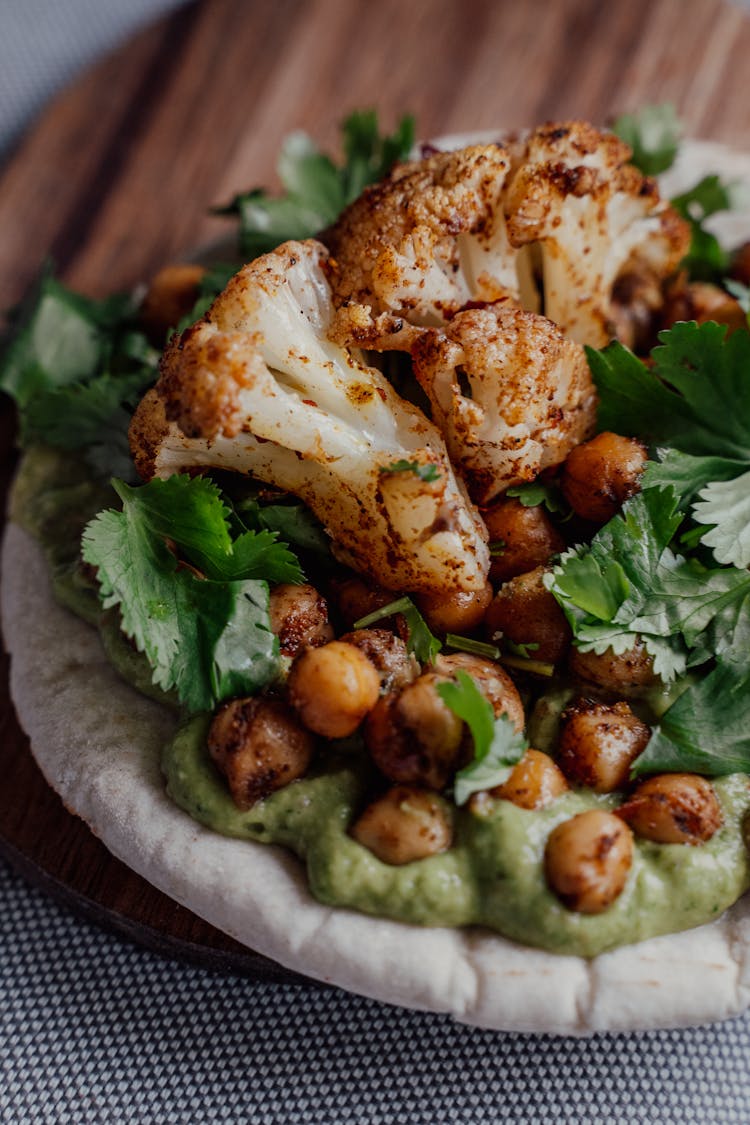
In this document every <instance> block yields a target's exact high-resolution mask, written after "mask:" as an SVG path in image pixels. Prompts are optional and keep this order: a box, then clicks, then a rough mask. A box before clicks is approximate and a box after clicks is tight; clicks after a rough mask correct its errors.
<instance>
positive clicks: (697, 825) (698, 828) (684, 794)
mask: <svg viewBox="0 0 750 1125" xmlns="http://www.w3.org/2000/svg"><path fill="white" fill-rule="evenodd" d="M617 815H618V816H619V817H621V818H622V819H623V820H624V821H627V823H628V824H629V825H630V827H631V828H632V829H633V831H634V832H635V833H636V835H638V836H642V837H643V838H644V839H646V840H654V841H656V843H658V844H702V843H703V842H704V841H705V840H710V839H711V837H712V836H713V834H714V832H716V831H717V830H718V829H719V828H721V825H722V822H723V817H722V814H721V805H720V804H719V800H718V797H717V796H716V791H715V789H714V787H713V785H711V783H710V781H706V779H705V777H700V776H699V775H698V774H695V773H664V774H660V775H659V776H658V777H650V778H649V779H648V781H644V782H643V783H642V784H641V785H639V786H638V788H637V789H636V790H635V792H634V793H633V795H632V797H631V798H630V800H629V801H627V802H626V803H625V804H624V805H621V806H620V808H619V809H618V810H617Z"/></svg>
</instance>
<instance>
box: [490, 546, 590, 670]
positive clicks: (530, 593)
mask: <svg viewBox="0 0 750 1125" xmlns="http://www.w3.org/2000/svg"><path fill="white" fill-rule="evenodd" d="M544 575H545V569H544V567H543V566H538V567H537V568H536V569H535V570H530V571H529V572H528V574H519V575H518V576H517V577H516V578H511V580H510V581H509V582H506V583H505V585H503V586H501V587H500V589H499V590H498V592H497V594H496V595H495V598H494V600H493V601H492V602H491V604H490V607H489V609H488V610H487V613H486V614H485V617H484V628H485V631H486V633H487V635H488V637H489V638H490V640H492V641H496V640H499V639H500V637H507V639H508V640H509V641H512V643H513V644H516V645H530V646H531V649H530V654H531V655H532V656H533V658H534V660H543V661H548V662H549V663H550V664H557V662H558V661H559V660H561V659H562V657H563V656H564V655H565V653H566V652H567V650H568V647H569V645H570V639H571V636H572V634H571V630H570V626H569V625H568V622H567V621H566V620H565V614H564V613H563V611H562V610H561V609H560V606H559V605H558V604H557V602H556V601H555V599H554V597H553V595H552V594H551V593H550V592H549V590H547V589H546V588H545V586H544V582H543V579H544Z"/></svg>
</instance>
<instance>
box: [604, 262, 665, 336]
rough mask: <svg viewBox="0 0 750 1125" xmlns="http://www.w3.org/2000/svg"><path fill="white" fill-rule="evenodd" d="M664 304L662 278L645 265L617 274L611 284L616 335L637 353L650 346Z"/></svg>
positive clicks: (612, 312) (612, 313) (612, 311)
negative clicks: (658, 314)
mask: <svg viewBox="0 0 750 1125" xmlns="http://www.w3.org/2000/svg"><path fill="white" fill-rule="evenodd" d="M663 304H664V295H663V293H662V285H661V279H660V278H659V276H658V275H657V274H655V273H652V272H650V271H649V270H648V269H647V268H646V269H640V270H631V271H629V272H628V273H623V274H620V276H619V277H618V278H617V280H616V281H615V284H614V286H613V288H612V310H611V315H612V320H613V322H614V329H615V336H616V338H617V339H618V340H620V341H621V342H622V343H623V344H625V345H626V346H627V347H629V348H630V349H631V350H632V351H634V352H636V353H637V354H638V355H642V354H643V353H644V352H649V351H650V350H651V347H652V344H653V343H654V341H655V330H656V328H657V327H658V325H657V323H656V321H657V313H659V312H660V311H661V309H662V306H663Z"/></svg>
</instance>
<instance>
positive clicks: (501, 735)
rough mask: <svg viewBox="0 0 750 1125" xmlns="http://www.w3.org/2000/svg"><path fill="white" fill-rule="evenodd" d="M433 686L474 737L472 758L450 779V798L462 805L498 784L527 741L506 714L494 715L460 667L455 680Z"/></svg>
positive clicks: (471, 679) (519, 757)
mask: <svg viewBox="0 0 750 1125" xmlns="http://www.w3.org/2000/svg"><path fill="white" fill-rule="evenodd" d="M436 690H437V693H438V695H439V696H440V698H441V699H442V701H443V703H445V705H446V707H449V708H450V709H451V711H452V712H453V714H454V715H456V716H457V717H458V718H459V719H463V721H464V722H465V723H466V725H467V726H468V728H469V730H470V732H471V737H472V739H473V741H474V760H473V761H472V762H470V763H469V765H468V766H465V767H464V768H463V769H461V770H459V771H458V773H457V774H456V777H455V782H454V790H453V798H454V800H455V802H456V804H457V805H463V804H465V803H466V801H468V799H469V797H470V796H471V795H472V793H477V792H479V791H480V790H483V789H492V788H493V787H494V786H495V785H501V784H502V783H503V781H505V780H506V779H507V776H508V773H509V771H510V769H511V768H512V767H513V766H514V765H515V764H516V762H518V761H520V759H521V758H522V757H523V754H524V752H525V751H526V749H527V747H528V743H527V741H526V738H525V736H524V734H523V733H522V732H521V731H518V730H516V728H515V726H514V725H513V723H512V722H511V721H510V719H509V718H508V717H507V716H506V715H504V714H503V715H499V716H498V717H497V718H496V717H495V713H494V711H493V709H492V704H491V703H490V702H489V700H488V699H487V697H486V696H485V695H483V694H482V692H481V691H480V689H479V687H478V685H477V682H476V680H474V679H473V678H472V677H471V676H470V675H469V674H468V673H467V672H464V671H463V670H462V669H459V670H458V671H457V672H456V679H455V682H454V681H451V680H449V681H447V682H446V683H439V684H437V685H436Z"/></svg>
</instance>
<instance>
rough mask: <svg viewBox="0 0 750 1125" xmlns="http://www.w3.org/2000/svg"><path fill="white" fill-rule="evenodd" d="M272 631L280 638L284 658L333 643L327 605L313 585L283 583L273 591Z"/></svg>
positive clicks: (271, 608)
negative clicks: (329, 642) (303, 650)
mask: <svg viewBox="0 0 750 1125" xmlns="http://www.w3.org/2000/svg"><path fill="white" fill-rule="evenodd" d="M269 614H270V618H271V631H272V632H273V633H275V634H276V636H277V637H278V638H279V647H280V649H281V655H282V656H296V655H297V653H298V652H301V651H302V649H304V648H317V647H318V646H319V645H324V644H326V643H327V642H328V641H332V640H333V629H332V628H331V626H330V625H329V623H328V606H327V605H326V600H325V598H323V597H321V595H320V594H319V593H318V591H317V590H316V589H315V587H314V586H308V585H306V584H303V585H299V586H294V585H292V584H291V583H289V582H282V583H280V584H279V585H278V586H274V587H273V589H272V590H271V598H270V606H269Z"/></svg>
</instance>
